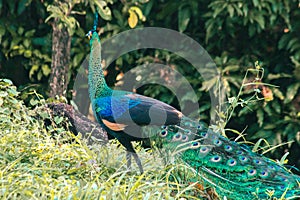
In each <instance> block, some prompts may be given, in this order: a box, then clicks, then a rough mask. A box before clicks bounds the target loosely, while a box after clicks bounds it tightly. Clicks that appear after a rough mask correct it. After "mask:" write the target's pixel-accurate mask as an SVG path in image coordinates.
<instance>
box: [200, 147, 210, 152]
mask: <svg viewBox="0 0 300 200" xmlns="http://www.w3.org/2000/svg"><path fill="white" fill-rule="evenodd" d="M208 150H209V148H208V147H201V148H200V153H207V152H208Z"/></svg>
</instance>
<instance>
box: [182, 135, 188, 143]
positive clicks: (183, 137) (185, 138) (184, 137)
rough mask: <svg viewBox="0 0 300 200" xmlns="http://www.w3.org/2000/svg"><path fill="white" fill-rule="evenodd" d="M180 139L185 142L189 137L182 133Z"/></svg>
mask: <svg viewBox="0 0 300 200" xmlns="http://www.w3.org/2000/svg"><path fill="white" fill-rule="evenodd" d="M181 140H182V142H187V141H188V140H189V137H188V136H186V135H183V136H182V138H181Z"/></svg>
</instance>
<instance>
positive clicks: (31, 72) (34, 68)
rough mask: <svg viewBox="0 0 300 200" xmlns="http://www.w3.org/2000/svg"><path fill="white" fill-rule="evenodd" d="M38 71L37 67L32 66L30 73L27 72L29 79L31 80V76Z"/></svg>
mask: <svg viewBox="0 0 300 200" xmlns="http://www.w3.org/2000/svg"><path fill="white" fill-rule="evenodd" d="M38 69H39V66H38V65H32V67H31V69H30V71H29V78H30V79H32V76H33V75H34V73H35V72H36V71H37V70H38Z"/></svg>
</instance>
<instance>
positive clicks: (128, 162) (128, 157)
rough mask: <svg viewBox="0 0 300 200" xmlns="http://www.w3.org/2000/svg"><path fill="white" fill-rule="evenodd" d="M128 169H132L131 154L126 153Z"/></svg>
mask: <svg viewBox="0 0 300 200" xmlns="http://www.w3.org/2000/svg"><path fill="white" fill-rule="evenodd" d="M126 160H127V169H131V153H130V152H129V151H126Z"/></svg>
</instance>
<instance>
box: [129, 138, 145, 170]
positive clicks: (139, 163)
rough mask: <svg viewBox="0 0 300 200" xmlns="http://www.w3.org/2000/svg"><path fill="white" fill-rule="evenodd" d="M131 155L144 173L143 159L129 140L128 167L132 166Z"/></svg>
mask: <svg viewBox="0 0 300 200" xmlns="http://www.w3.org/2000/svg"><path fill="white" fill-rule="evenodd" d="M131 156H133V158H134V160H135V162H136V164H137V166H138V167H139V169H140V172H141V174H142V173H144V170H143V166H142V162H141V159H140V158H139V156H138V154H137V153H136V152H135V150H134V148H133V146H132V144H131V142H129V145H127V151H126V160H127V167H128V169H130V168H131Z"/></svg>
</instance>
